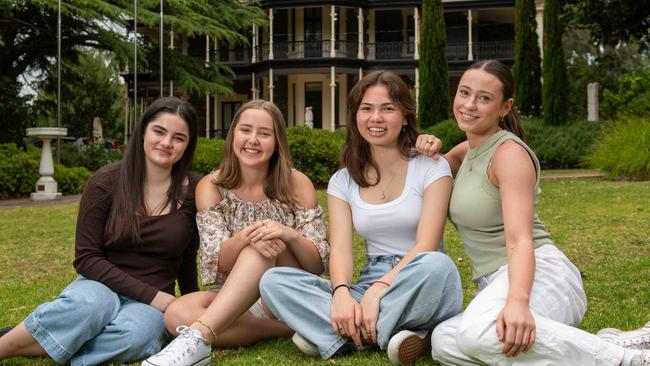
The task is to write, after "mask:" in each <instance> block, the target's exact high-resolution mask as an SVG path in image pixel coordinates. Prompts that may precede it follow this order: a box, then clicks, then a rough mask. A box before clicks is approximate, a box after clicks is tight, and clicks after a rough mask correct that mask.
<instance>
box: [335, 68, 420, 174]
mask: <svg viewBox="0 0 650 366" xmlns="http://www.w3.org/2000/svg"><path fill="white" fill-rule="evenodd" d="M375 85H381V86H383V87H385V88H386V89H387V90H388V95H389V96H390V98H391V99H392V101H393V103H395V105H396V106H397V107H398V108H399V109H400V110H401V112H402V113H403V114H404V117H406V125H405V126H404V127H403V128H402V131H401V132H400V134H399V138H398V140H397V146H398V148H399V151H400V154H401V155H402V156H403V157H404V158H407V159H408V158H410V157H411V156H412V153H411V149H412V148H413V147H415V141H416V140H417V138H418V126H417V118H416V107H415V102H414V101H413V98H412V97H411V93H410V92H409V88H408V86H407V85H406V83H405V82H404V81H403V80H402V78H400V77H399V76H397V75H395V74H394V73H392V72H390V71H384V70H378V71H374V72H371V73H370V74H368V75H366V76H364V77H363V78H362V79H361V80H359V82H358V83H357V84H356V85H355V86H354V87H353V88H352V90H350V95H349V97H348V133H347V138H346V140H345V145H344V146H343V151H342V153H341V165H342V166H343V167H345V168H347V169H348V173H349V174H350V176H351V177H352V179H354V181H355V182H356V183H357V184H358V185H359V186H360V187H368V186H371V184H370V183H369V182H368V179H367V176H366V173H367V172H368V170H369V169H370V168H372V169H374V170H375V172H376V173H377V180H376V181H375V183H374V184H372V185H376V184H377V183H379V181H380V180H381V173H379V168H378V167H377V162H376V161H375V159H374V157H373V156H372V151H371V148H370V144H369V143H368V141H366V140H364V138H363V137H362V136H361V133H360V132H359V127H357V110H358V109H359V106H360V105H361V101H362V100H363V95H364V94H365V92H366V90H368V88H370V87H371V86H375Z"/></svg>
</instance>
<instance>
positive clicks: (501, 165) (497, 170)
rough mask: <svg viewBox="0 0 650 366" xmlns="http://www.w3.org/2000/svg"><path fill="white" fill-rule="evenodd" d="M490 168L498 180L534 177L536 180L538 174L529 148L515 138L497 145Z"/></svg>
mask: <svg viewBox="0 0 650 366" xmlns="http://www.w3.org/2000/svg"><path fill="white" fill-rule="evenodd" d="M490 168H492V169H493V172H494V174H495V175H496V178H497V180H498V181H502V180H503V179H504V178H511V179H513V180H514V181H518V182H521V179H530V178H532V179H533V182H534V179H535V176H536V174H537V173H536V171H535V163H534V162H533V159H532V157H531V156H530V154H529V153H528V150H526V148H524V147H523V146H521V145H520V144H519V143H517V142H516V141H513V140H508V141H506V142H504V143H502V144H501V145H499V147H497V149H496V151H495V152H494V157H493V158H492V164H491V166H490ZM501 183H503V182H501Z"/></svg>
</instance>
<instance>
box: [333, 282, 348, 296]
mask: <svg viewBox="0 0 650 366" xmlns="http://www.w3.org/2000/svg"><path fill="white" fill-rule="evenodd" d="M341 287H345V288H347V289H348V291H350V286H348V285H346V284H345V283H342V284H340V285H337V286H336V287H334V290H332V296H334V293H335V292H336V290H338V289H340V288H341Z"/></svg>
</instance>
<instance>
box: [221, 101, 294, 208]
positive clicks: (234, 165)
mask: <svg viewBox="0 0 650 366" xmlns="http://www.w3.org/2000/svg"><path fill="white" fill-rule="evenodd" d="M248 109H259V110H263V111H265V112H267V113H268V114H270V115H271V119H272V120H273V128H274V130H275V151H274V152H273V155H271V159H270V160H269V169H268V171H267V179H266V180H265V181H264V194H265V195H266V197H268V198H269V199H275V200H278V201H280V202H284V203H295V197H294V195H293V189H292V188H291V169H292V168H293V164H292V162H291V154H290V152H289V140H288V138H287V129H286V127H285V122H284V117H283V116H282V112H281V111H280V109H279V108H278V107H276V106H275V104H273V103H271V102H268V101H265V100H261V99H254V100H251V101H249V102H248V103H246V104H244V105H242V106H241V107H240V108H239V110H237V113H235V116H234V117H233V121H232V124H231V125H230V129H229V130H228V135H226V141H225V142H224V145H223V158H222V159H221V164H219V174H218V176H216V177H214V180H213V183H214V184H216V185H218V186H220V187H224V188H227V189H233V188H237V187H239V186H240V185H241V184H242V177H241V168H240V166H239V159H238V158H237V155H235V151H234V146H233V140H234V138H235V130H236V128H237V124H238V123H239V120H240V119H241V115H242V113H244V111H246V110H248Z"/></svg>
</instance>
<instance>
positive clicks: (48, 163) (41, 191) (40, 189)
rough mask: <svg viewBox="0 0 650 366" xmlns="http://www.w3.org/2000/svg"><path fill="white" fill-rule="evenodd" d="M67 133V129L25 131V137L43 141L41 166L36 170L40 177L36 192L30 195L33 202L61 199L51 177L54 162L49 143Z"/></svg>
mask: <svg viewBox="0 0 650 366" xmlns="http://www.w3.org/2000/svg"><path fill="white" fill-rule="evenodd" d="M67 133H68V129H67V128H57V127H34V128H28V129H27V136H34V137H36V138H38V139H40V140H41V141H43V149H42V150H41V165H40V167H39V169H38V172H39V173H40V174H41V177H40V178H39V179H38V181H37V182H36V191H35V192H34V193H32V194H31V198H32V200H33V201H45V200H54V199H59V198H61V193H60V192H57V186H56V181H55V180H54V178H52V175H54V162H53V161H52V144H51V142H52V140H53V139H55V138H57V137H61V136H65V135H66V134H67Z"/></svg>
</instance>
